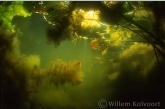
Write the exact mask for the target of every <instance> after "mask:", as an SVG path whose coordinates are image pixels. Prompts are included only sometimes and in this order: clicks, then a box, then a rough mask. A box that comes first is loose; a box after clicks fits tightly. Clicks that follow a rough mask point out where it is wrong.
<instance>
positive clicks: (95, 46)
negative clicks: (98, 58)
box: [91, 39, 99, 50]
mask: <svg viewBox="0 0 165 109" xmlns="http://www.w3.org/2000/svg"><path fill="white" fill-rule="evenodd" d="M91 47H92V48H93V49H94V50H97V49H99V42H98V40H97V39H93V40H92V41H91Z"/></svg>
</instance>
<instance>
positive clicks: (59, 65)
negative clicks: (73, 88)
mask: <svg viewBox="0 0 165 109" xmlns="http://www.w3.org/2000/svg"><path fill="white" fill-rule="evenodd" d="M80 68H81V63H80V62H78V61H73V62H68V63H66V62H63V61H62V60H60V59H58V60H56V61H55V62H51V63H50V66H49V68H48V69H46V71H45V73H46V74H47V75H48V78H50V79H49V83H50V84H52V83H53V84H54V85H56V86H58V85H60V84H62V85H63V84H66V83H71V84H72V85H77V84H79V83H81V82H82V81H83V79H82V77H83V74H82V72H81V71H80Z"/></svg>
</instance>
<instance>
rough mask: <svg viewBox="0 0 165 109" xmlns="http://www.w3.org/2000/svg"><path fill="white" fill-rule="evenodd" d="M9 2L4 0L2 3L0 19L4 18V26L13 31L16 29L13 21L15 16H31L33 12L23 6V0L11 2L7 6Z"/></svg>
mask: <svg viewBox="0 0 165 109" xmlns="http://www.w3.org/2000/svg"><path fill="white" fill-rule="evenodd" d="M8 3H9V2H8V1H7V2H4V4H3V5H0V19H1V20H3V26H4V27H5V28H6V29H9V30H10V31H11V30H14V25H12V23H11V20H12V19H13V17H14V16H23V17H27V16H30V15H31V13H29V12H28V11H27V10H25V9H24V8H23V6H22V5H23V2H20V1H16V2H10V3H11V4H10V5H9V6H6V5H5V4H8Z"/></svg>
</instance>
